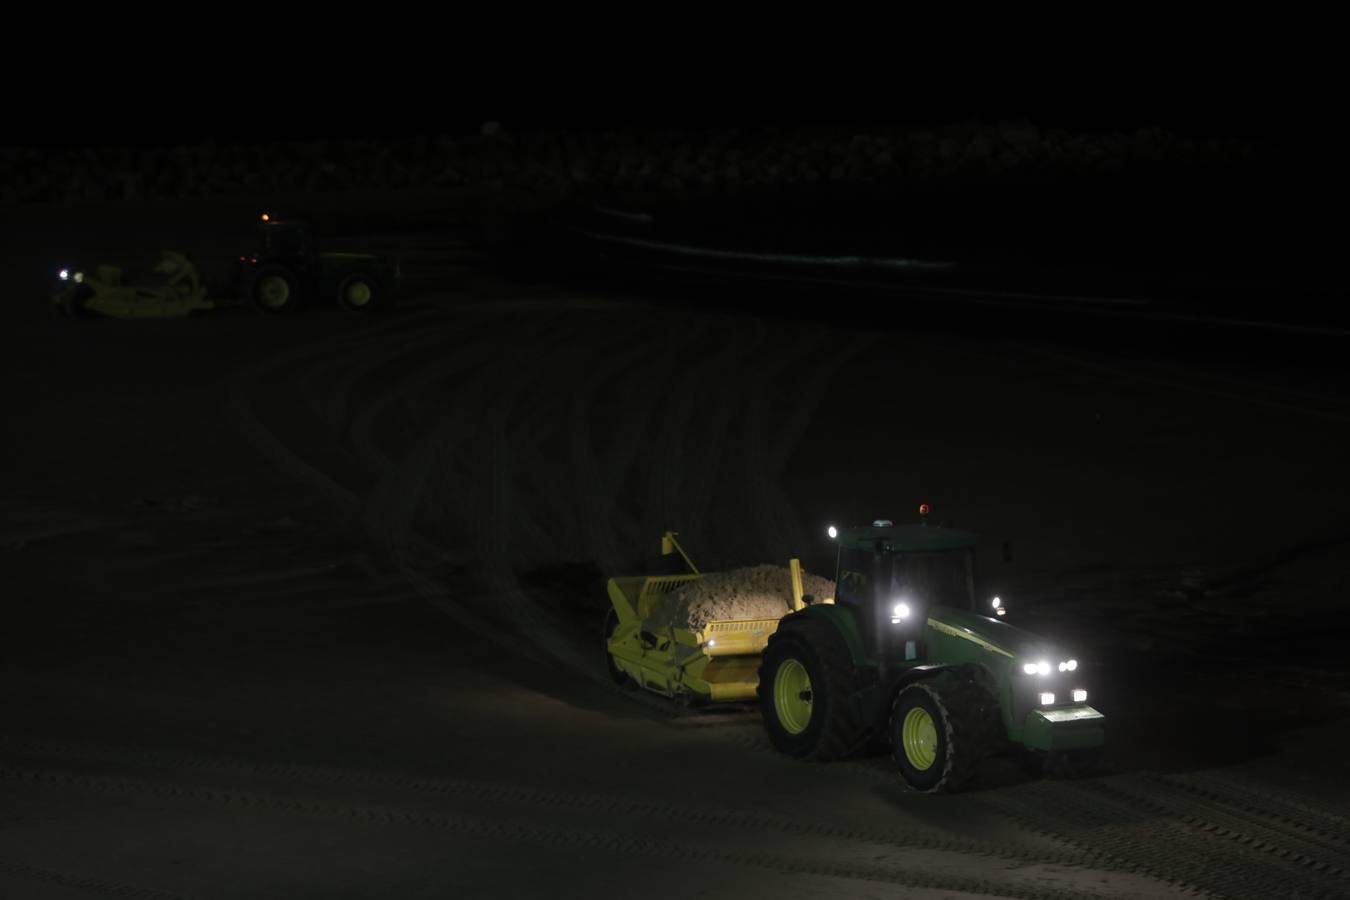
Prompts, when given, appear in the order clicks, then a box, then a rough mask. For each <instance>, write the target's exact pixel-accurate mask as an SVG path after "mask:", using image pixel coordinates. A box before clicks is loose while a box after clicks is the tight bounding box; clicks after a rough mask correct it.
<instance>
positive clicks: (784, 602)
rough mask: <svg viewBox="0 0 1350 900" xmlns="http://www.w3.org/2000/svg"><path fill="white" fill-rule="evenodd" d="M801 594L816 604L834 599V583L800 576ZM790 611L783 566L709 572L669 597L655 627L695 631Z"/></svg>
mask: <svg viewBox="0 0 1350 900" xmlns="http://www.w3.org/2000/svg"><path fill="white" fill-rule="evenodd" d="M802 592H803V593H804V594H811V595H813V596H815V598H816V599H817V600H823V599H825V598H826V597H833V596H834V582H833V581H830V580H828V579H826V578H820V577H819V576H816V575H807V574H806V573H805V572H803V573H802ZM791 611H792V575H791V574H790V572H789V570H788V568H787V566H773V565H762V566H748V567H746V568H742V569H729V570H727V571H725V572H710V573H709V574H707V575H704V576H703V577H702V578H700V579H698V580H697V581H691V582H689V583H688V584H686V585H685V586H684V587H682V588H680V589H679V590H677V591H675V592H674V593H672V594H671V596H670V599H669V600H668V601H667V602H666V603H665V604H663V606H662V609H661V611H660V612H659V613H658V622H657V623H656V624H657V625H658V627H661V628H666V627H672V628H688V629H689V630H690V631H699V630H701V629H702V628H703V627H704V626H705V625H707V624H708V623H709V622H714V621H725V620H728V619H777V618H781V617H782V616H785V615H787V614H788V613H789V612H791Z"/></svg>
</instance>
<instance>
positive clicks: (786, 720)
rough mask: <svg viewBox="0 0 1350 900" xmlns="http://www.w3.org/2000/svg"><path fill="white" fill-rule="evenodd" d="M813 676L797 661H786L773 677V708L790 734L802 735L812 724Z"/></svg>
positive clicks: (779, 722) (784, 728) (779, 720)
mask: <svg viewBox="0 0 1350 900" xmlns="http://www.w3.org/2000/svg"><path fill="white" fill-rule="evenodd" d="M811 701H812V696H811V676H810V675H807V674H806V667H805V666H803V665H802V664H801V663H799V662H798V661H797V660H795V659H786V660H784V661H783V664H782V665H781V666H779V667H778V673H777V674H776V675H774V676H773V708H774V710H775V711H776V712H777V713H778V724H780V725H782V726H783V730H784V731H786V732H787V733H788V734H801V733H802V732H803V731H805V730H806V726H807V725H809V724H810V722H811Z"/></svg>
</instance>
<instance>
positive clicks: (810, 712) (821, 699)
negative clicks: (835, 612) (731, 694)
mask: <svg viewBox="0 0 1350 900" xmlns="http://www.w3.org/2000/svg"><path fill="white" fill-rule="evenodd" d="M855 683H856V676H855V674H854V669H853V661H852V659H851V658H850V657H849V654H848V650H847V648H846V647H845V646H844V644H843V642H842V641H841V640H840V638H839V636H838V634H837V633H836V632H835V631H834V628H833V626H831V625H829V624H827V623H824V622H813V621H795V622H789V621H784V622H783V623H782V624H781V625H780V626H779V628H778V631H776V632H775V633H774V634H773V635H772V636H771V637H770V638H769V644H768V646H767V647H766V648H765V650H764V661H763V663H761V665H760V667H759V709H760V714H761V716H762V717H763V719H764V728H765V730H767V731H768V733H769V740H770V742H771V743H772V744H773V745H774V747H775V748H777V749H778V750H779V751H781V752H783V753H786V754H788V755H789V756H796V757H801V758H805V759H817V760H830V759H844V758H847V757H850V756H855V755H857V753H858V752H859V751H860V750H861V749H862V748H863V747H864V746H865V745H866V743H867V730H866V728H865V727H864V724H863V722H862V717H861V714H860V712H859V710H858V709H857V707H856V705H855V703H854V700H853V693H854V690H853V688H854V685H855Z"/></svg>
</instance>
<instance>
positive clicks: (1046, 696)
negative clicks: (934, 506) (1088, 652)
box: [759, 507, 1105, 791]
mask: <svg viewBox="0 0 1350 900" xmlns="http://www.w3.org/2000/svg"><path fill="white" fill-rule="evenodd" d="M921 512H922V513H924V514H926V512H927V508H926V507H923V508H921ZM830 532H831V536H832V537H833V538H834V540H835V541H836V542H837V544H838V555H837V563H836V572H835V585H836V586H835V597H834V602H833V603H813V604H810V605H808V606H805V607H804V608H803V609H801V610H799V611H797V612H793V613H791V614H789V615H787V616H784V617H783V618H782V619H781V620H780V621H779V623H778V628H777V629H776V631H775V632H774V634H773V635H772V636H770V637H769V639H768V643H767V646H766V647H765V650H764V655H763V661H762V663H761V665H760V668H759V705H760V710H761V712H762V714H763V718H764V725H765V728H767V729H768V733H769V737H770V739H771V741H772V742H773V745H774V746H775V747H776V748H777V749H779V750H780V751H782V752H784V753H787V754H789V755H791V756H797V757H802V758H807V759H818V760H829V759H840V758H844V757H848V756H852V755H854V754H856V753H859V752H860V751H862V750H863V749H864V748H865V747H867V746H868V745H869V744H873V743H880V742H885V743H889V745H890V747H891V751H892V753H893V755H894V757H895V762H896V765H897V766H898V767H899V770H900V774H901V776H902V777H903V778H904V780H905V781H906V782H907V783H908V784H909V785H910V786H911V787H913V788H915V789H917V790H921V791H956V790H960V789H961V788H963V787H964V786H966V784H967V783H968V782H969V781H970V779H971V777H972V775H973V774H974V773H975V770H976V767H977V765H978V764H979V763H980V761H981V760H982V759H983V758H984V757H986V756H987V755H988V754H989V753H991V752H992V751H994V750H997V749H999V748H1000V747H1003V746H1007V745H1008V744H1009V743H1011V744H1013V745H1020V746H1021V747H1023V748H1025V749H1027V750H1030V751H1033V752H1035V753H1038V754H1041V758H1042V759H1043V760H1046V761H1050V762H1053V763H1055V764H1057V765H1056V767H1062V768H1067V769H1078V770H1081V769H1083V768H1086V767H1090V766H1091V765H1092V764H1093V762H1094V760H1095V757H1096V756H1097V754H1098V753H1099V752H1100V748H1101V747H1102V745H1103V743H1104V740H1105V730H1104V727H1103V725H1104V717H1103V716H1102V714H1101V713H1100V712H1098V711H1097V710H1095V709H1093V708H1092V707H1091V706H1089V705H1088V704H1087V688H1086V687H1085V683H1084V680H1083V677H1082V672H1081V670H1080V668H1079V664H1078V661H1077V660H1076V659H1073V658H1072V657H1070V656H1069V655H1068V654H1067V653H1064V652H1060V651H1058V650H1057V649H1056V648H1055V647H1053V646H1051V645H1050V644H1049V643H1047V642H1046V641H1044V640H1041V639H1040V638H1038V637H1036V636H1035V635H1032V634H1030V633H1028V632H1026V631H1023V630H1021V629H1019V628H1016V627H1014V626H1012V625H1009V624H1007V623H1006V621H1004V618H1005V616H1006V608H1005V607H1004V606H1003V604H1002V602H1001V600H1000V599H999V598H997V597H991V598H989V599H988V600H987V601H986V602H981V601H980V600H979V599H978V598H977V596H976V592H975V571H974V548H975V540H976V536H975V535H973V534H970V533H969V532H965V531H959V530H957V529H954V528H941V527H934V526H929V525H927V524H926V522H925V523H924V524H917V525H902V526H897V525H894V524H893V523H891V522H889V521H886V520H879V521H876V522H873V523H872V525H870V526H867V527H861V528H844V529H838V530H836V529H834V528H831V529H830Z"/></svg>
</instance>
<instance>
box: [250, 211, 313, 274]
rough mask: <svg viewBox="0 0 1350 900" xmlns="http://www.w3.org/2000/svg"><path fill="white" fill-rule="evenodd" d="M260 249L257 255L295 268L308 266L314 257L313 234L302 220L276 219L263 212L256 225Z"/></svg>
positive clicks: (262, 258) (311, 263) (268, 260)
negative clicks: (260, 219)
mask: <svg viewBox="0 0 1350 900" xmlns="http://www.w3.org/2000/svg"><path fill="white" fill-rule="evenodd" d="M258 232H259V235H258V236H259V239H260V243H261V249H260V251H259V252H258V254H257V256H258V258H259V259H260V260H265V261H267V262H278V263H284V264H286V265H290V266H292V267H296V268H308V267H310V266H312V265H313V263H314V259H315V250H314V236H313V232H312V231H311V230H310V228H309V226H308V225H306V224H305V223H304V222H300V221H295V220H288V221H284V222H282V221H277V220H276V219H273V218H272V217H271V216H270V215H267V214H264V215H263V217H262V221H261V222H260V223H259V225H258Z"/></svg>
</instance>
